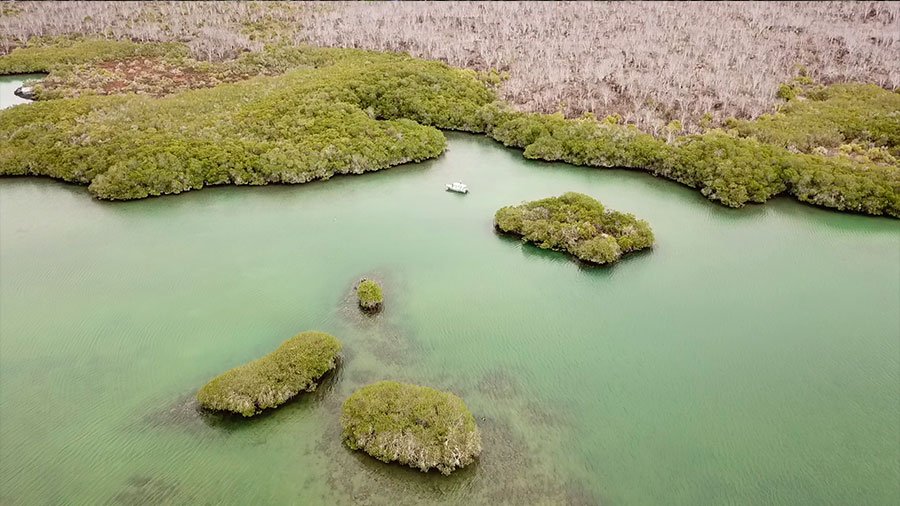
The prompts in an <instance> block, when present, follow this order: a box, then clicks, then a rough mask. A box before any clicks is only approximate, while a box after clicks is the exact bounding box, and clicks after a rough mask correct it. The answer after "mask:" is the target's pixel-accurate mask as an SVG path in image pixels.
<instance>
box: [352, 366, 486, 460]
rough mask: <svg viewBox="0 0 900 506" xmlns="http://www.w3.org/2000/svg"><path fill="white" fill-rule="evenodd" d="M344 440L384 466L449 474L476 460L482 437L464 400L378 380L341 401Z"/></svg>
mask: <svg viewBox="0 0 900 506" xmlns="http://www.w3.org/2000/svg"><path fill="white" fill-rule="evenodd" d="M341 427H342V428H343V438H344V442H345V443H346V444H347V446H348V447H350V449H352V450H362V451H364V452H366V453H368V454H369V455H371V456H373V457H375V458H376V459H378V460H381V461H383V462H399V463H400V464H405V465H408V466H410V467H414V468H417V469H419V470H421V471H428V470H429V469H432V468H433V469H437V470H438V471H440V472H441V473H443V474H450V473H451V472H452V471H453V470H454V469H457V468H460V467H463V466H466V465H469V464H471V463H472V462H474V461H475V458H477V457H478V455H479V454H480V453H481V435H480V433H479V432H478V427H477V426H476V425H475V418H474V417H473V416H472V413H471V412H469V409H468V408H467V407H466V404H465V403H464V402H463V400H462V399H460V398H459V397H457V396H456V395H454V394H452V393H449V392H441V391H440V390H435V389H433V388H429V387H424V386H418V385H410V384H405V383H398V382H396V381H381V382H378V383H373V384H371V385H368V386H365V387H363V388H360V389H359V390H357V391H356V392H354V393H353V395H351V396H350V397H348V398H347V400H346V401H344V406H343V412H342V414H341Z"/></svg>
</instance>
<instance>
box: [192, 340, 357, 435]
mask: <svg viewBox="0 0 900 506" xmlns="http://www.w3.org/2000/svg"><path fill="white" fill-rule="evenodd" d="M340 352H341V343H340V341H338V340H337V338H335V337H334V336H332V335H330V334H326V333H325V332H315V331H308V332H301V333H299V334H297V335H296V336H294V337H292V338H290V339H288V340H287V341H285V342H284V343H282V344H281V346H279V347H278V349H276V350H275V351H273V352H272V353H269V354H268V355H266V356H264V357H262V358H260V359H257V360H254V361H252V362H250V363H248V364H244V365H242V366H239V367H235V368H234V369H231V370H229V371H226V372H224V373H222V374H220V375H218V376H216V377H215V378H213V379H212V380H211V381H210V382H209V383H207V384H206V385H205V386H204V387H203V388H201V389H200V391H199V392H197V400H198V401H199V402H200V405H201V406H203V407H204V408H207V409H211V410H216V411H231V412H234V413H240V414H242V415H244V416H248V417H249V416H253V415H256V414H258V413H260V412H262V411H263V410H264V409H267V408H274V407H277V406H280V405H281V404H284V403H285V402H287V401H288V400H289V399H290V398H292V397H294V396H295V395H297V394H298V393H300V392H311V391H313V390H315V389H316V386H317V380H318V379H319V378H321V377H322V376H323V375H324V374H325V373H327V372H328V371H330V370H332V369H334V368H335V367H336V366H337V360H338V356H339V354H340Z"/></svg>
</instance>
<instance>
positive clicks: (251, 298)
mask: <svg viewBox="0 0 900 506" xmlns="http://www.w3.org/2000/svg"><path fill="white" fill-rule="evenodd" d="M4 104H5V102H4ZM448 137H449V139H450V142H449V150H448V152H447V153H446V154H445V155H444V156H443V157H441V158H440V159H438V160H434V161H431V162H426V163H421V164H412V165H407V166H402V167H396V168H393V169H390V170H387V171H382V172H378V173H372V174H366V175H363V176H352V177H338V178H334V179H332V180H330V181H327V182H320V183H312V184H307V185H300V186H273V187H254V188H250V187H242V188H213V189H206V190H202V191H199V192H191V193H188V194H183V195H179V196H172V197H163V198H156V199H147V200H142V201H135V202H127V203H105V202H100V201H96V200H93V199H92V198H91V197H90V196H89V194H88V193H87V191H86V190H85V189H84V188H82V187H77V186H71V185H64V184H61V183H58V182H53V181H49V180H41V179H35V178H5V179H2V180H0V336H2V337H0V503H2V504H57V503H65V504H69V503H76V504H97V503H114V504H115V503H119V504H121V503H130V504H147V503H163V504H166V503H168V504H185V503H191V504H193V503H209V504H217V503H223V504H251V503H253V504H276V503H292V504H351V503H356V504H427V503H437V502H442V503H452V504H471V503H487V502H492V503H516V504H538V503H540V504H564V503H569V504H597V503H602V504H609V505H633V504H634V505H643V504H648V505H649V504H784V505H795V504H811V505H813V504H814V505H821V504H897V503H898V502H900V485H898V480H897V477H898V475H900V222H898V221H896V220H890V219H886V218H873V217H864V216H855V215H846V214H839V213H834V212H830V211H824V210H820V209H816V208H812V207H808V206H803V205H801V204H798V203H795V202H792V201H789V200H787V199H776V200H774V201H772V202H770V203H768V204H766V205H764V206H753V207H749V208H745V209H742V210H732V209H727V208H724V207H720V206H718V205H716V204H714V203H711V202H708V201H707V200H705V199H704V198H703V197H702V196H700V195H699V194H697V193H696V192H694V191H693V190H690V189H686V188H683V187H680V186H677V185H675V184H673V183H670V182H667V181H663V180H658V179H654V178H653V177H650V176H648V175H646V174H639V173H631V172H625V171H603V170H592V169H586V168H578V167H572V166H567V165H563V164H549V163H538V162H530V161H526V160H524V159H523V158H522V157H521V154H520V153H519V152H517V151H513V150H507V149H503V148H502V147H500V146H499V145H498V144H496V143H494V142H492V141H490V140H488V139H485V138H481V137H477V136H468V135H462V134H449V135H448ZM455 180H462V181H464V182H466V183H467V184H468V185H469V187H470V188H471V193H470V194H468V195H465V196H463V195H457V194H451V193H447V192H445V191H444V189H443V185H444V184H445V183H447V182H451V181H455ZM565 191H580V192H584V193H587V194H589V195H592V196H594V197H597V198H598V199H600V200H601V201H602V202H604V204H606V205H607V206H609V207H611V208H614V209H617V210H622V211H627V212H632V213H635V214H636V215H637V216H638V217H640V218H643V219H646V220H648V221H649V222H650V224H651V225H652V227H653V229H654V232H655V235H656V238H657V245H656V247H654V249H653V251H652V252H649V253H646V254H639V255H635V256H631V257H628V258H627V259H626V260H624V261H622V262H620V263H619V264H617V265H615V266H613V267H611V268H590V267H585V266H582V265H580V264H578V263H576V262H573V261H571V260H569V259H568V258H567V257H565V256H564V255H561V254H557V253H554V252H547V251H542V250H539V249H537V248H535V247H532V246H528V245H523V244H521V243H519V242H518V241H515V240H512V239H510V238H507V237H500V236H498V235H496V234H495V233H494V231H493V229H492V222H491V220H492V216H493V213H494V211H495V210H496V209H498V208H499V207H501V206H504V205H508V204H515V203H519V202H521V201H523V200H530V199H535V198H540V197H544V196H549V195H556V194H560V193H563V192H565ZM364 275H366V276H368V275H373V276H376V277H378V278H380V279H381V280H382V281H383V283H384V287H385V296H386V305H385V309H384V311H383V312H382V313H381V314H380V315H379V316H377V317H374V318H369V317H365V316H363V315H361V314H360V313H359V312H358V311H357V310H356V308H355V307H354V305H353V302H354V301H353V299H352V297H351V295H352V294H351V286H352V284H353V282H354V281H355V280H357V279H358V278H359V277H361V276H364ZM307 329H319V330H324V331H328V332H331V333H333V334H334V335H336V336H338V337H339V338H341V339H342V341H343V342H344V346H345V349H346V353H345V358H344V361H343V364H342V366H341V368H340V369H339V370H338V371H337V373H335V374H334V375H332V376H331V377H329V379H328V380H327V381H326V383H325V384H324V385H323V386H322V387H321V388H320V389H319V390H318V391H317V392H316V393H315V394H312V395H307V396H304V397H302V398H301V399H299V400H298V401H295V402H292V403H290V404H288V405H286V406H284V407H283V408H280V409H278V410H275V411H273V412H271V413H269V414H267V415H264V416H261V417H259V418H258V419H250V420H242V419H232V418H227V417H224V418H223V417H216V416H210V415H204V414H201V413H199V412H198V411H197V410H196V407H195V406H194V405H193V402H192V396H193V393H194V392H195V391H196V389H197V388H199V387H200V386H201V385H202V384H203V383H204V382H205V381H207V380H208V379H209V378H210V377H212V376H214V375H216V374H218V373H220V372H222V371H224V370H225V369H228V368H230V367H233V366H235V365H238V364H241V363H243V362H246V361H248V360H251V359H253V358H256V357H258V356H260V355H263V354H265V353H267V352H268V351H271V350H272V349H274V348H275V347H276V346H277V345H278V344H279V343H280V342H281V341H283V340H284V339H286V338H288V337H290V336H292V335H293V334H294V333H296V332H299V331H302V330H307ZM386 378H390V379H399V380H404V381H412V382H416V383H421V384H427V385H431V386H435V387H438V388H443V389H449V390H452V391H454V392H456V393H458V394H459V395H461V396H462V397H463V398H464V399H465V400H466V402H467V403H468V405H469V407H470V408H471V410H472V411H473V413H474V414H475V415H476V417H477V419H478V421H479V425H480V426H481V429H482V432H483V438H484V446H485V449H484V453H483V455H482V458H481V460H480V462H479V463H478V464H477V465H475V466H472V467H470V468H466V469H464V470H462V471H459V472H457V473H454V474H453V475H452V476H450V477H443V476H440V475H436V474H434V473H429V474H423V473H419V472H417V471H414V470H411V469H406V468H401V467H398V466H390V465H385V464H382V463H379V462H376V461H373V460H371V459H369V458H367V457H365V456H364V455H361V454H358V453H353V452H350V451H349V450H347V449H345V448H344V447H342V446H341V444H340V427H339V424H338V416H339V413H340V403H341V401H342V400H343V399H344V398H345V397H346V396H347V395H349V393H350V392H352V391H353V390H354V389H355V388H357V387H359V386H361V385H363V384H366V383H368V382H371V381H376V380H380V379H386Z"/></svg>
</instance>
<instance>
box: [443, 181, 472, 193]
mask: <svg viewBox="0 0 900 506" xmlns="http://www.w3.org/2000/svg"><path fill="white" fill-rule="evenodd" d="M447 191H451V192H456V193H469V187H468V186H466V185H464V184H463V183H461V182H459V181H457V182H455V183H450V184H448V185H447Z"/></svg>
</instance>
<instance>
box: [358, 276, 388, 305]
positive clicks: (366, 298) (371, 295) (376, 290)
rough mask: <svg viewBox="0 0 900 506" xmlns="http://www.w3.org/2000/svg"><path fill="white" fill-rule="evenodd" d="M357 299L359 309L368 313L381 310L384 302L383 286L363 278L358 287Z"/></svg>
mask: <svg viewBox="0 0 900 506" xmlns="http://www.w3.org/2000/svg"><path fill="white" fill-rule="evenodd" d="M356 297H357V298H358V299H359V307H361V308H363V309H365V310H368V311H372V310H375V309H379V308H380V307H381V304H382V303H383V302H384V296H383V295H382V293H381V286H379V285H378V283H376V282H375V281H373V280H371V279H366V278H363V279H362V280H361V281H360V282H359V284H358V285H357V286H356Z"/></svg>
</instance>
